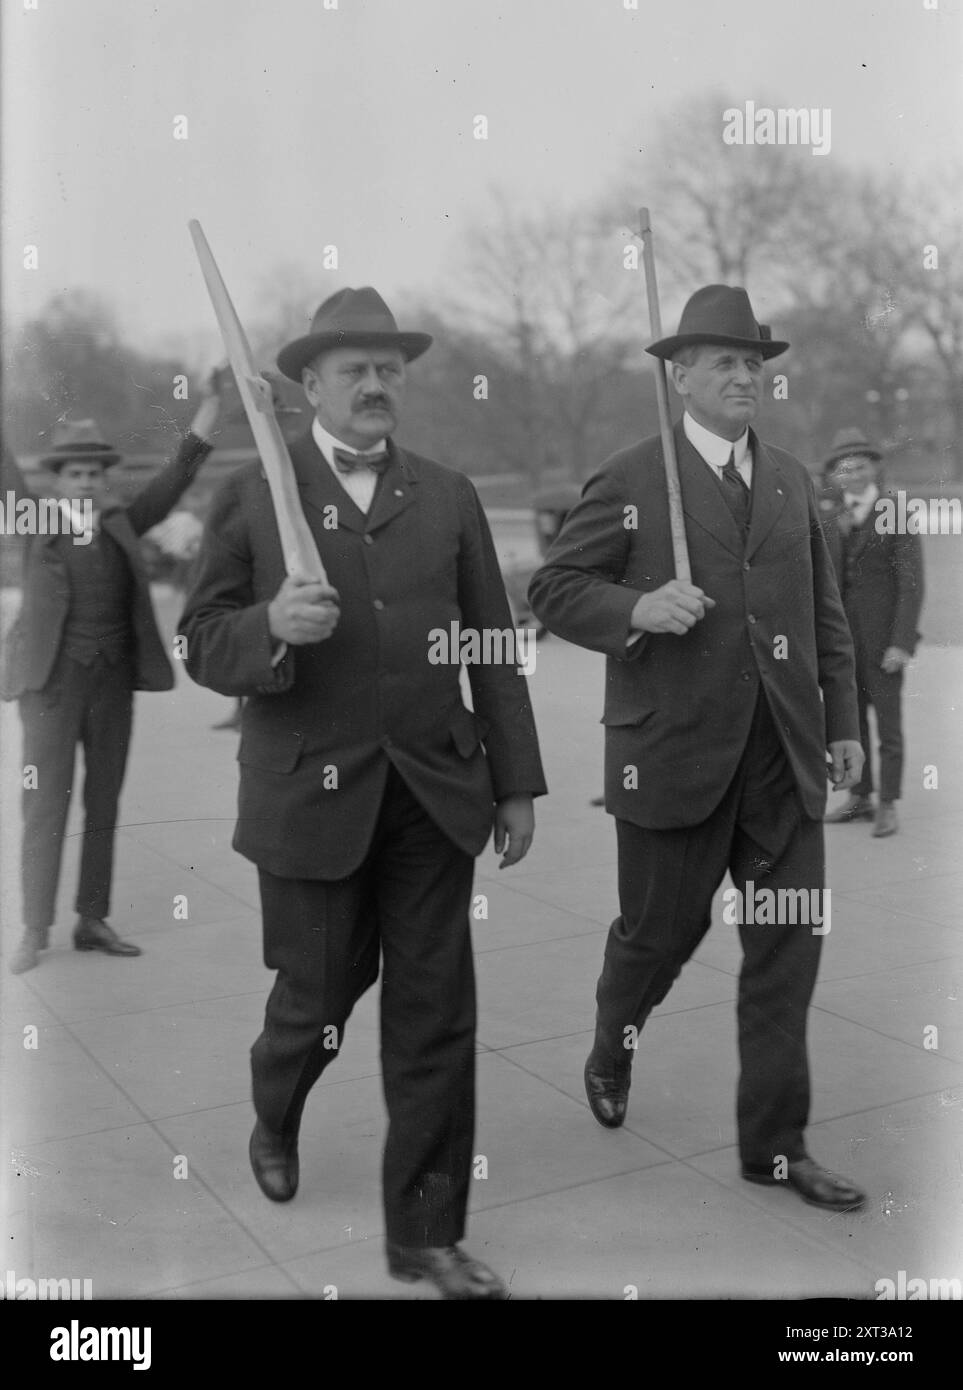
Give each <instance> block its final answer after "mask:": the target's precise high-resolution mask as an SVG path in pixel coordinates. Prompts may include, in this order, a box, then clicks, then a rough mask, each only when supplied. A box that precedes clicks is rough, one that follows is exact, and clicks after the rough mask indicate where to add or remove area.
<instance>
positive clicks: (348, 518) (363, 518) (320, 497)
mask: <svg viewBox="0 0 963 1390" xmlns="http://www.w3.org/2000/svg"><path fill="white" fill-rule="evenodd" d="M290 453H291V462H292V463H293V464H294V471H295V474H296V475H297V479H298V488H299V491H300V494H301V503H302V505H303V506H304V508H305V515H306V516H307V517H308V518H309V521H310V517H311V514H312V512H314V513H322V514H323V513H324V510H325V508H326V507H331V506H334V507H337V509H338V525H339V526H344V527H346V528H347V529H348V530H349V531H357V532H358V533H359V534H362V533H363V532H365V531H374V530H375V529H376V528H377V527H379V526H384V525H385V524H386V523H387V522H389V521H391V520H392V519H393V518H394V517H396V516H397V515H398V513H399V512H402V511H404V509H405V508H406V507H407V506H410V504H411V503H412V502H413V501H414V500H415V493H414V490H413V489H414V485H415V484H416V483H417V482H418V477H417V474H416V472H415V469H414V467H413V465H412V463H411V460H410V459H409V458H408V456H407V454H406V453H405V452H404V450H403V449H399V448H398V446H397V444H395V443H393V441H392V440H390V439H389V440H388V466H387V468H386V469H385V471H384V473H383V474H382V476H381V478H380V480H379V483H378V487H377V488H376V489H375V495H374V498H373V499H372V502H371V507H370V508H369V510H368V512H367V515H366V514H365V513H364V512H363V511H362V510H361V509H360V507H358V506H357V505H356V504H355V502H353V501H352V499H351V497H350V496H349V494H348V493H347V492H346V491H345V489H344V488H343V487H342V486H341V484H340V483H339V482H338V480H337V478H336V477H335V476H334V474H333V472H332V471H331V468H330V466H329V464H328V463H327V461H326V459H325V457H324V455H323V454H322V453H321V450H320V449H319V448H318V446H317V444H316V443H315V441H314V436H313V435H312V434H310V433H308V434H306V435H304V436H303V437H302V438H301V439H299V440H297V441H296V443H294V444H293V445H292V446H291V449H290ZM313 529H314V530H315V531H317V529H318V528H317V526H315V527H314V528H313Z"/></svg>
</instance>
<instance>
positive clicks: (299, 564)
mask: <svg viewBox="0 0 963 1390" xmlns="http://www.w3.org/2000/svg"><path fill="white" fill-rule="evenodd" d="M187 225H188V227H189V228H190V232H191V236H192V237H193V239H194V249H195V250H196V251H197V258H198V260H199V261H200V263H201V270H202V271H203V273H204V281H205V283H206V285H207V290H208V293H209V294H210V296H211V303H212V304H213V305H214V313H215V314H216V315H217V322H218V324H219V325H220V329H221V337H222V338H223V339H224V346H225V348H226V350H227V356H228V361H229V362H230V364H231V368H232V370H233V372H234V377H235V380H236V381H237V389H238V391H239V392H240V394H241V401H242V402H243V404H244V413H245V414H246V415H247V418H248V423H249V424H250V426H251V432H252V433H253V435H254V443H255V444H256V445H257V451H258V453H259V454H260V455H261V463H262V464H263V465H264V475H265V477H266V478H267V481H268V487H269V488H270V490H271V501H272V502H273V503H274V515H275V517H276V518H277V524H278V535H279V536H280V539H281V552H282V554H283V555H284V567H285V569H286V570H287V572H288V574H289V575H290V576H291V577H292V578H297V579H304V580H310V581H312V582H315V583H320V584H327V582H328V578H327V575H326V574H325V572H324V565H323V564H322V563H321V556H320V555H319V554H318V547H317V545H316V544H315V540H314V536H313V535H312V534H311V528H310V527H309V526H308V523H307V522H306V521H305V519H304V512H303V511H302V510H301V498H300V497H299V495H298V480H297V478H296V477H295V473H294V465H293V464H292V462H291V455H290V454H289V453H288V446H287V444H286V443H285V442H284V435H283V434H282V433H281V427H280V425H279V424H278V422H277V417H276V415H275V413H274V401H273V398H272V393H271V384H270V382H268V381H265V379H264V377H263V376H261V375H260V373H259V372H258V370H257V368H256V367H255V365H254V358H253V356H252V355H251V348H250V345H249V344H248V341H247V337H246V335H245V333H244V329H243V328H242V327H241V321H240V319H239V318H238V316H237V313H236V312H235V309H234V305H233V304H232V303H231V297H230V295H229V294H228V292H227V286H226V285H225V284H224V281H223V279H222V277H221V272H220V271H219V270H218V268H217V263H216V261H215V260H214V257H213V255H212V253H211V248H210V246H208V244H207V238H206V237H205V235H204V233H203V231H202V230H201V224H200V222H198V221H196V220H192V221H190V222H189V223H188V224H187Z"/></svg>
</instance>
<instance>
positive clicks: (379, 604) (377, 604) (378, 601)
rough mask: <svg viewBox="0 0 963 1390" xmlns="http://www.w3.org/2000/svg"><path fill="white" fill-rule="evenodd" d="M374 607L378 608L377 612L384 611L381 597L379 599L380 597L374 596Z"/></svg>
mask: <svg viewBox="0 0 963 1390" xmlns="http://www.w3.org/2000/svg"><path fill="white" fill-rule="evenodd" d="M374 607H375V608H376V609H377V610H378V612H379V613H383V612H384V604H383V603H382V602H381V599H380V598H376V599H375V601H374Z"/></svg>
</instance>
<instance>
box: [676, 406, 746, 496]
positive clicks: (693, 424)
mask: <svg viewBox="0 0 963 1390" xmlns="http://www.w3.org/2000/svg"><path fill="white" fill-rule="evenodd" d="M682 428H683V429H684V430H685V436H686V439H688V441H689V443H690V444H691V445H692V447H693V449H695V451H696V452H697V453H698V454H699V456H700V457H701V458H702V459H704V460H705V462H706V463H707V464H708V465H709V467H710V468H712V469H714V470H715V472H716V476H717V477H718V478H719V479H720V480H721V478H722V470H723V469H724V468H725V466H726V464H727V463H728V462H729V456H730V454H732V452H733V451H735V455H736V468H737V470H738V472H739V475H740V477H741V478H742V481H743V482H744V483H745V485H746V487H748V488H751V487H752V450H751V449H750V448H749V429H748V426H747V427H746V429H745V430H744V431H743V433H742V434H741V435H740V436H739V438H738V439H736V440H732V439H723V438H722V435H721V434H713V432H712V430H707V429H706V427H705V425H700V424H699V422H698V420H693V418H692V416H691V415H690V414H689V412H688V411H686V413H685V414H684V415H683V417H682Z"/></svg>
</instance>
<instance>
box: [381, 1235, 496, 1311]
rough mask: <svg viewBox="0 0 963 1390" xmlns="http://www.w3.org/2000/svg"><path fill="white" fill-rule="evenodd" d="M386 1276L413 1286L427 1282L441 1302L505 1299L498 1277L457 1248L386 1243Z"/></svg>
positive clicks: (451, 1246)
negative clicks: (469, 1299) (418, 1282)
mask: <svg viewBox="0 0 963 1390" xmlns="http://www.w3.org/2000/svg"><path fill="white" fill-rule="evenodd" d="M386 1251H387V1255H388V1273H389V1274H390V1275H391V1277H392V1279H401V1280H403V1281H404V1283H406V1284H414V1283H415V1282H416V1281H417V1280H418V1279H428V1280H430V1281H431V1283H433V1284H434V1285H435V1287H436V1288H437V1289H440V1291H441V1295H442V1297H443V1298H457V1299H468V1298H486V1299H499V1300H501V1299H506V1298H507V1297H508V1290H507V1289H506V1288H505V1285H504V1284H503V1283H502V1281H501V1280H500V1279H499V1277H498V1275H497V1274H495V1273H494V1271H493V1270H490V1269H489V1268H488V1266H487V1265H483V1264H482V1263H481V1261H480V1260H475V1259H472V1257H471V1255H468V1254H466V1253H465V1251H464V1250H462V1249H461V1247H460V1246H458V1245H439V1246H428V1247H426V1248H425V1249H422V1248H421V1247H419V1246H410V1245H395V1244H394V1243H393V1242H392V1241H390V1240H389V1241H388V1244H387V1246H386Z"/></svg>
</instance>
